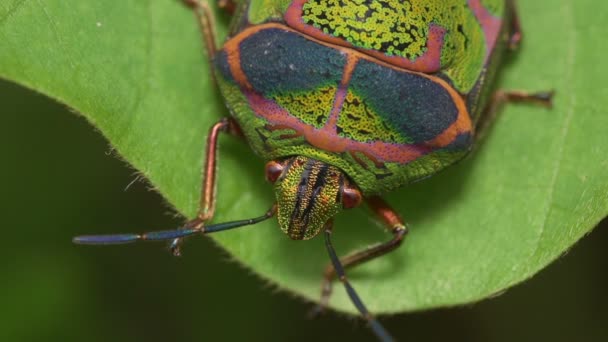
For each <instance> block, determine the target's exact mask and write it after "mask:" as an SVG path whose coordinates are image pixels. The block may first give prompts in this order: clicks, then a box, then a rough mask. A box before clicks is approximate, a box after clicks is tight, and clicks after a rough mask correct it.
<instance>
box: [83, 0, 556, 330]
mask: <svg viewBox="0 0 608 342" xmlns="http://www.w3.org/2000/svg"><path fill="white" fill-rule="evenodd" d="M185 2H186V3H187V4H188V5H189V6H191V7H192V8H193V9H194V10H195V12H196V14H197V18H198V21H199V24H200V26H201V31H202V33H203V40H204V44H205V47H206V51H207V53H208V56H209V59H210V61H211V65H212V73H213V75H214V78H215V81H216V83H217V85H218V88H219V90H220V92H221V94H222V96H223V98H224V100H225V103H226V105H227V107H228V110H229V111H230V114H231V116H230V117H229V118H224V119H221V120H220V121H219V122H218V123H216V124H215V125H213V126H212V127H211V129H210V131H209V133H208V136H207V145H206V151H205V155H206V159H205V167H204V170H203V173H204V180H203V184H202V186H201V201H200V211H199V214H198V216H197V217H196V218H194V219H193V220H191V221H189V222H187V223H186V224H185V225H184V227H182V228H180V229H177V230H168V231H156V232H149V233H144V234H115V235H90V236H80V237H76V238H74V242H75V243H78V244H120V243H129V242H134V241H138V240H152V241H156V240H168V241H171V243H170V248H171V250H172V252H173V253H174V254H175V255H179V254H180V246H181V242H182V240H183V239H184V238H185V237H188V236H192V235H196V234H208V233H214V232H218V231H223V230H228V229H233V228H238V227H242V226H247V225H252V224H255V223H258V222H261V221H263V220H266V219H269V218H271V217H273V216H276V217H277V220H278V224H279V227H280V228H281V230H282V231H283V232H284V233H285V234H287V235H288V236H289V237H290V238H291V239H293V240H308V239H311V238H313V237H315V236H316V235H318V234H320V233H321V232H323V235H324V238H325V246H326V249H327V252H328V254H329V259H330V263H329V265H328V266H327V268H326V269H325V272H324V273H323V280H322V286H321V299H320V302H319V306H318V307H317V312H320V311H322V310H323V309H324V308H325V307H326V306H327V305H328V301H329V297H330V294H331V291H332V282H333V280H334V279H335V278H337V279H338V280H339V281H341V282H342V284H343V285H344V287H345V289H346V292H347V294H348V296H349V297H350V299H351V301H352V302H353V304H354V305H355V307H356V308H357V310H358V311H359V312H360V314H361V316H362V317H363V318H364V319H365V320H366V321H367V322H368V324H369V326H370V327H371V329H372V330H373V332H374V333H375V334H376V336H377V337H378V338H379V339H380V340H382V341H391V340H392V337H391V335H390V334H389V333H388V332H387V331H386V329H385V328H384V327H383V326H382V325H381V324H380V323H379V322H378V320H377V319H376V318H374V316H373V315H372V314H371V313H370V312H369V311H368V309H367V308H366V306H365V305H364V303H363V301H362V300H361V298H359V296H358V294H357V292H356V291H355V289H354V288H353V286H352V285H351V284H350V282H349V281H348V278H347V277H346V273H345V270H346V269H347V268H349V267H353V266H356V265H359V264H361V263H364V262H366V261H369V260H372V259H374V258H376V257H379V256H382V255H384V254H386V253H388V252H390V251H392V250H394V249H396V248H398V247H399V246H400V245H401V244H402V242H403V239H404V237H405V236H406V234H407V232H408V229H407V226H406V224H405V222H404V221H403V220H402V219H401V217H400V216H399V214H398V213H397V212H395V211H394V210H393V209H392V208H391V207H390V206H389V204H388V203H386V202H385V201H384V200H383V199H382V198H381V197H380V194H382V193H386V192H388V191H391V190H394V189H397V188H399V187H402V186H405V185H407V184H409V183H412V182H415V181H418V180H421V179H423V178H426V177H428V176H431V175H433V174H435V173H437V172H439V171H441V170H442V169H444V168H446V167H447V166H449V165H452V164H454V163H455V162H457V161H459V160H461V159H462V158H463V157H465V156H466V155H467V154H468V153H469V152H470V151H471V149H472V147H473V146H474V143H475V142H476V141H477V140H479V139H480V136H481V135H482V134H483V128H484V127H485V126H486V124H487V123H488V122H489V121H490V120H489V119H490V118H491V117H492V116H493V114H494V113H495V112H496V111H497V110H498V108H499V107H500V106H501V105H502V104H504V103H505V102H509V101H532V102H537V103H540V104H543V105H546V106H550V105H551V97H552V93H551V92H540V93H533V94H528V93H525V92H506V91H497V92H494V93H493V92H492V88H491V85H492V82H493V80H494V78H495V75H496V72H497V70H498V68H499V66H500V64H501V60H502V57H503V55H504V53H505V50H507V49H514V48H515V47H516V46H517V45H518V43H519V41H520V39H521V31H520V27H519V20H518V17H517V13H516V9H515V3H514V1H513V0H342V1H333V0H249V1H241V2H238V3H235V2H232V1H230V0H220V1H219V4H220V7H224V8H225V9H227V10H228V11H229V12H232V13H233V20H232V24H231V29H230V33H229V35H228V38H227V39H226V40H225V42H224V43H223V45H221V46H218V45H217V44H216V40H215V39H216V38H215V33H214V25H213V23H214V19H213V16H212V12H211V11H210V10H209V8H208V6H207V4H206V3H205V2H200V1H199V0H188V1H185ZM222 133H228V134H233V135H237V136H240V137H242V138H243V139H244V140H245V141H246V142H247V143H248V144H249V146H250V147H251V149H252V150H253V151H254V152H255V153H256V154H257V155H259V156H260V157H262V158H263V159H264V160H265V161H266V162H267V164H266V168H265V174H266V179H267V180H268V181H269V182H270V183H272V184H273V186H274V190H275V195H276V203H275V204H272V205H271V206H270V209H269V210H268V211H267V212H266V213H265V214H264V215H262V216H260V217H257V218H253V219H248V220H240V221H232V222H225V223H219V224H208V222H209V221H210V220H211V219H212V218H213V216H214V212H215V201H216V194H215V180H216V170H217V166H218V165H217V164H218V158H217V151H218V136H219V135H220V134H222ZM363 202H365V203H366V204H367V205H368V207H369V208H370V209H371V212H372V213H373V214H374V215H375V216H376V217H377V218H378V219H379V220H380V221H381V222H382V223H383V224H384V225H385V226H386V227H387V228H388V230H389V231H390V232H391V234H392V238H391V239H390V240H389V241H387V242H384V243H379V244H376V245H372V246H370V247H368V248H365V249H363V250H360V251H355V252H354V253H351V254H349V255H347V256H346V257H343V258H339V257H338V256H337V253H336V251H335V249H334V247H333V245H332V239H331V237H332V227H333V217H334V216H335V215H336V214H337V213H338V212H340V211H341V210H342V209H349V208H354V207H357V206H359V205H360V204H362V203H363Z"/></svg>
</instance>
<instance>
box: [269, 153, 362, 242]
mask: <svg viewBox="0 0 608 342" xmlns="http://www.w3.org/2000/svg"><path fill="white" fill-rule="evenodd" d="M266 178H267V179H268V180H269V181H270V182H272V183H274V190H275V194H276V198H277V205H278V212H277V218H278V220H279V226H280V227H281V230H282V231H283V232H284V233H285V234H287V235H289V237H290V238H292V239H294V240H308V239H310V238H313V237H315V236H316V235H317V234H318V233H319V232H320V231H321V230H322V229H323V227H324V226H325V224H326V223H328V222H329V221H330V220H331V219H332V218H333V217H334V216H335V215H336V214H337V213H338V212H340V210H341V209H343V208H344V209H346V208H353V207H356V206H357V205H359V204H360V203H361V200H362V196H361V192H360V191H359V189H358V188H357V187H356V186H355V185H354V184H352V183H351V182H350V180H349V179H348V177H346V175H345V174H344V172H342V170H340V169H338V168H337V167H335V166H332V165H329V164H327V163H324V162H322V161H318V160H315V159H312V158H308V157H302V156H297V157H291V158H288V159H286V160H283V161H271V162H269V163H268V164H267V165H266Z"/></svg>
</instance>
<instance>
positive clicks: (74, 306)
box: [0, 81, 608, 341]
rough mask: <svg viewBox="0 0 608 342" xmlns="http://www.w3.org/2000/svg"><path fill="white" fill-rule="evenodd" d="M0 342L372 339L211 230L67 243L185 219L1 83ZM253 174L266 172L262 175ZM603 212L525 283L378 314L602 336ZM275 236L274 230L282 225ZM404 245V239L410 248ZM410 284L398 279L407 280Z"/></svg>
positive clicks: (473, 327)
mask: <svg viewBox="0 0 608 342" xmlns="http://www.w3.org/2000/svg"><path fill="white" fill-rule="evenodd" d="M0 101H1V107H0V108H1V109H0V110H1V112H2V115H1V119H2V121H1V122H2V123H1V124H0V148H1V155H0V156H1V161H2V162H1V165H0V181H1V183H0V186H1V192H2V196H1V199H0V201H2V203H1V206H0V208H2V211H1V213H2V216H1V218H2V235H1V237H2V247H1V248H0V274H1V276H0V340H1V341H83V340H87V341H108V340H111V341H142V340H147V341H162V340H164V341H174V340H175V341H215V340H227V341H241V340H248V341H286V340H289V341H329V340H345V341H369V340H373V338H372V335H371V333H370V332H369V331H368V330H367V329H366V328H365V326H364V324H362V323H361V322H359V321H358V320H355V319H353V318H350V317H346V316H341V315H338V314H335V313H332V312H330V313H328V314H326V315H325V316H323V317H321V318H319V319H316V320H309V319H307V318H306V312H307V311H308V310H309V309H310V308H311V307H312V304H311V303H307V302H304V301H303V300H300V299H298V298H295V297H294V296H292V295H290V294H288V293H286V292H284V291H277V290H276V289H275V288H274V287H272V286H267V285H266V284H265V283H264V282H263V281H261V280H260V279H258V278H257V277H256V276H254V275H252V274H251V272H250V271H248V270H245V269H243V268H242V267H240V266H239V265H237V264H235V263H233V262H230V261H229V257H228V256H227V255H226V253H225V252H223V251H222V250H220V249H219V248H218V247H216V246H215V244H214V243H213V242H212V241H211V240H210V239H193V240H196V241H190V242H189V243H188V244H187V246H186V247H185V253H184V254H185V255H184V257H182V258H173V257H171V256H170V254H169V253H167V252H166V251H165V250H164V246H163V245H162V244H152V243H148V244H145V243H142V244H136V245H131V246H118V247H105V248H104V247H87V246H74V245H72V244H71V242H70V239H71V237H72V236H74V235H77V234H83V233H100V232H106V233H107V232H121V231H134V232H140V231H145V230H155V229H170V228H173V227H176V226H177V225H178V224H179V223H181V222H182V219H180V218H178V217H175V215H174V214H173V212H172V211H171V210H170V209H169V206H168V205H166V203H165V202H164V201H163V199H162V198H161V197H160V196H159V195H158V194H157V193H155V192H153V191H149V190H148V187H149V186H148V185H147V184H146V183H145V182H142V181H136V182H134V183H133V184H132V185H131V186H130V187H129V188H128V189H127V190H125V188H126V187H127V185H128V184H130V183H131V182H132V181H133V180H134V179H135V178H136V176H135V172H134V170H133V169H131V168H129V167H128V166H127V165H126V164H125V163H124V162H123V161H120V160H119V159H118V158H116V157H115V156H114V155H113V154H112V153H111V148H110V146H109V145H108V143H107V142H106V141H105V140H104V138H103V137H102V136H101V135H100V134H98V133H97V132H95V130H94V129H92V128H91V127H90V126H89V125H88V123H87V122H86V121H85V120H84V119H83V118H81V117H79V116H77V115H74V114H70V113H69V112H70V110H68V109H67V108H66V107H65V106H63V105H60V104H57V103H55V102H53V101H52V100H49V99H47V98H45V97H44V96H42V95H38V94H35V93H33V92H31V91H28V90H26V89H23V88H21V87H18V86H16V85H13V84H9V83H7V82H2V81H0ZM260 181H262V180H260ZM607 226H608V221H604V222H603V223H602V224H601V225H600V227H598V228H596V229H595V231H594V232H593V233H592V234H590V235H589V236H587V237H585V238H584V239H583V240H582V241H580V242H579V243H578V244H576V245H575V246H574V247H573V248H572V250H571V251H569V252H568V253H567V255H565V256H564V257H562V258H561V259H559V260H557V261H556V262H554V263H553V264H552V265H551V266H549V267H548V268H546V269H545V270H543V271H542V272H541V273H540V274H538V275H537V276H535V277H534V278H533V279H531V280H529V281H527V282H526V283H524V284H521V285H518V286H516V287H515V288H512V289H510V290H509V291H507V293H504V294H502V295H501V296H498V297H497V298H493V299H488V300H485V301H483V302H481V303H477V304H474V305H470V306H466V307H459V308H449V309H441V310H434V311H429V312H422V313H412V314H401V315H396V316H392V317H385V318H382V322H383V323H384V324H385V325H386V327H387V328H388V329H389V330H390V331H391V332H392V333H393V334H394V335H395V337H397V338H398V339H399V340H401V341H448V340H451V341H531V340H544V341H608V275H607V273H606V270H608V249H606V247H605V246H606V245H607V243H608V230H607V228H608V227H607ZM278 234H279V233H278ZM406 248H407V247H406ZM403 286H407V284H403Z"/></svg>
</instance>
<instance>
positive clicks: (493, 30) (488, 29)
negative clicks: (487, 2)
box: [467, 0, 502, 61]
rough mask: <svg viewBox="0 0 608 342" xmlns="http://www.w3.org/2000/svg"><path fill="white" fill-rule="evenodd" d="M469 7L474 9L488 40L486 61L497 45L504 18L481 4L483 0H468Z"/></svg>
mask: <svg viewBox="0 0 608 342" xmlns="http://www.w3.org/2000/svg"><path fill="white" fill-rule="evenodd" d="M467 2H468V4H469V8H471V10H472V11H473V14H474V15H475V17H476V18H477V21H479V24H480V25H481V28H482V30H483V34H484V36H485V40H486V57H485V59H486V61H487V59H488V57H489V56H490V53H491V52H492V50H494V46H495V45H496V40H497V38H498V34H499V33H500V26H501V25H502V19H501V18H499V17H496V16H493V15H492V14H491V13H490V12H489V11H488V10H487V9H486V8H485V7H483V5H482V4H481V0H468V1H467Z"/></svg>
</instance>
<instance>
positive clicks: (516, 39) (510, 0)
mask: <svg viewBox="0 0 608 342" xmlns="http://www.w3.org/2000/svg"><path fill="white" fill-rule="evenodd" d="M507 6H508V7H509V9H510V10H511V36H510V37H509V49H511V50H515V49H517V48H518V47H519V43H520V42H521V37H522V35H521V24H520V21H519V15H518V14H517V6H515V0H507Z"/></svg>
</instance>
